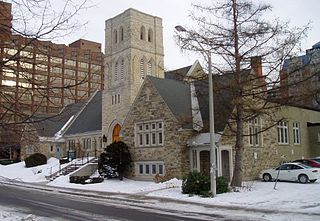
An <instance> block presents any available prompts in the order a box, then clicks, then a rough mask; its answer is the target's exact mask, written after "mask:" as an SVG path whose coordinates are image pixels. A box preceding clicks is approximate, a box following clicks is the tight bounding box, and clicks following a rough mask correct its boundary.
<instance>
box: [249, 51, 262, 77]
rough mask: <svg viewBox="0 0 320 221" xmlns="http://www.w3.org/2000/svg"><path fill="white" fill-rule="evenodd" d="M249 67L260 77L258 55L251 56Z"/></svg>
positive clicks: (259, 59)
mask: <svg viewBox="0 0 320 221" xmlns="http://www.w3.org/2000/svg"><path fill="white" fill-rule="evenodd" d="M251 68H252V69H253V70H254V72H255V73H256V75H257V76H258V77H262V62H261V57H260V56H255V57H251Z"/></svg>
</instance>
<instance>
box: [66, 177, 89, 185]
mask: <svg viewBox="0 0 320 221" xmlns="http://www.w3.org/2000/svg"><path fill="white" fill-rule="evenodd" d="M88 179H89V176H70V177H69V182H70V183H81V184H85V183H86V180H88Z"/></svg>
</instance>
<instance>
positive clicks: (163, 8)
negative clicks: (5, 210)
mask: <svg viewBox="0 0 320 221" xmlns="http://www.w3.org/2000/svg"><path fill="white" fill-rule="evenodd" d="M91 1H92V4H94V6H93V7H91V8H89V9H87V10H85V11H83V12H81V16H80V17H81V20H82V21H88V24H87V25H86V27H85V28H83V29H82V30H79V32H78V33H76V34H75V35H72V36H70V37H68V38H65V39H63V42H60V43H65V44H68V43H70V42H72V41H74V40H77V39H78V38H85V39H88V40H93V41H97V42H101V43H103V42H104V21H105V20H107V19H108V18H111V17H114V16H116V15H117V14H119V13H122V12H123V11H125V10H126V9H128V8H135V9H137V10H139V11H143V12H146V13H148V14H151V15H155V16H158V17H161V18H162V19H163V34H164V49H165V67H166V69H169V70H172V69H176V68H179V67H182V66H187V65H190V64H192V63H193V62H194V61H195V59H198V58H199V57H196V55H193V56H190V54H189V55H188V54H183V53H181V51H180V49H179V48H178V46H176V43H175V41H174V39H173V35H174V27H175V26H176V25H178V24H181V25H187V24H188V22H190V19H189V18H188V15H189V12H190V10H191V9H192V8H191V2H195V3H196V2H200V3H205V2H210V1H211V0H193V1H192V0H113V1H110V0H91ZM253 1H254V2H255V1H258V0H253ZM264 2H268V3H270V4H271V5H272V6H273V12H272V19H273V18H274V17H279V18H280V19H281V20H289V21H290V22H291V25H292V26H302V25H305V24H307V23H308V22H309V21H311V22H312V23H311V26H312V30H310V32H309V35H308V38H307V39H306V40H305V41H304V42H303V48H304V49H307V48H311V46H312V45H313V44H315V43H317V42H319V41H320V16H319V8H320V1H319V0H264ZM103 45H104V44H103Z"/></svg>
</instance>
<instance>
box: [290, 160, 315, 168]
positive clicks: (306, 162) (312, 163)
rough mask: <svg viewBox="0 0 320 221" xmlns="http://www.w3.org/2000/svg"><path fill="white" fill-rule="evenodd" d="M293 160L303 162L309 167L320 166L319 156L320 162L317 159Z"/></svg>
mask: <svg viewBox="0 0 320 221" xmlns="http://www.w3.org/2000/svg"><path fill="white" fill-rule="evenodd" d="M292 162H295V163H301V164H304V165H307V166H309V167H318V168H320V158H319V162H318V161H316V160H315V159H301V160H294V161H292Z"/></svg>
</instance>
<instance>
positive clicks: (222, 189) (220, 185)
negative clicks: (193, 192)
mask: <svg viewBox="0 0 320 221" xmlns="http://www.w3.org/2000/svg"><path fill="white" fill-rule="evenodd" d="M226 192H229V182H228V180H227V178H225V177H224V176H219V177H217V194H219V193H226Z"/></svg>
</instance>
